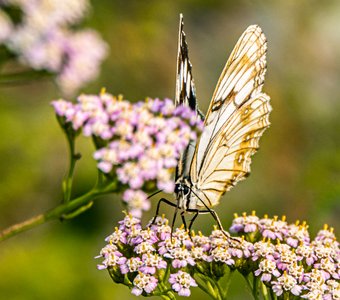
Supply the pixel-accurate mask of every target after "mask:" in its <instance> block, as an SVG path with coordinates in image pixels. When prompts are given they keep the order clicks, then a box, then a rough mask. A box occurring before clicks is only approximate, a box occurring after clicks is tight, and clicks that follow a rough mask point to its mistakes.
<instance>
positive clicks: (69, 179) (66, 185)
mask: <svg viewBox="0 0 340 300" xmlns="http://www.w3.org/2000/svg"><path fill="white" fill-rule="evenodd" d="M65 133H66V137H67V143H68V148H69V164H70V166H69V170H68V172H67V175H66V177H65V179H64V180H63V191H64V199H63V200H64V202H65V203H66V202H69V201H70V200H71V193H72V184H73V174H74V170H75V166H76V162H77V161H78V160H79V159H80V155H79V154H78V155H77V154H76V153H75V134H74V133H73V131H72V132H71V133H68V132H65Z"/></svg>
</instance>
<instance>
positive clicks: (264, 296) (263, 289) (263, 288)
mask: <svg viewBox="0 0 340 300" xmlns="http://www.w3.org/2000/svg"><path fill="white" fill-rule="evenodd" d="M261 289H262V294H263V298H264V299H265V300H269V294H268V290H267V287H266V286H265V285H264V284H263V283H262V282H261Z"/></svg>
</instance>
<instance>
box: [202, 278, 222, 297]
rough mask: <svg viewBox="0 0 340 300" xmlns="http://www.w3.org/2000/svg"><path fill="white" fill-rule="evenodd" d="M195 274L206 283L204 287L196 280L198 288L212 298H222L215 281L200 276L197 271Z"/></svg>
mask: <svg viewBox="0 0 340 300" xmlns="http://www.w3.org/2000/svg"><path fill="white" fill-rule="evenodd" d="M197 276H198V277H199V278H200V279H201V280H202V281H203V282H204V283H205V284H206V287H205V286H204V285H202V284H201V283H200V282H199V281H196V283H197V285H198V286H199V288H200V289H202V290H203V291H204V292H205V293H207V294H208V295H209V296H210V297H211V298H212V299H214V300H223V293H222V294H221V291H220V290H219V287H218V285H217V284H216V282H215V281H214V280H213V279H211V278H210V277H208V276H202V275H200V274H199V273H198V274H197Z"/></svg>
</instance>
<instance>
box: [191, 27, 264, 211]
mask: <svg viewBox="0 0 340 300" xmlns="http://www.w3.org/2000/svg"><path fill="white" fill-rule="evenodd" d="M266 49H267V45H266V39H265V36H264V34H263V33H262V30H261V29H260V27H259V26H257V25H253V26H250V27H248V28H247V29H246V31H245V32H244V33H243V34H242V36H241V37H240V39H239V40H238V42H237V43H236V46H235V48H234V50H233V51H232V53H231V56H230V57H229V59H228V61H227V63H226V65H225V67H224V69H223V71H222V74H221V76H220V78H219V80H218V83H217V86H216V89H215V92H214V94H213V97H212V100H211V103H210V106H209V109H208V113H207V115H206V117H205V122H204V125H205V127H204V130H203V132H202V135H201V137H200V139H199V141H198V142H197V146H196V148H195V152H194V156H193V159H192V163H191V166H190V177H191V182H192V184H193V192H194V195H193V200H192V203H191V207H195V206H197V207H204V206H208V207H212V206H214V205H216V204H218V202H219V199H220V197H221V196H222V195H223V194H224V193H225V192H226V191H227V190H229V189H230V188H231V187H233V186H234V185H235V184H236V183H237V182H238V181H240V180H242V179H244V178H245V177H246V176H247V175H248V174H249V172H250V163H251V156H252V155H253V154H254V153H255V152H256V150H257V149H258V148H259V138H260V137H261V136H262V134H263V132H264V131H265V129H266V128H267V127H268V126H269V118H268V117H269V113H270V111H271V106H270V104H269V99H270V98H269V97H268V96H267V95H266V94H264V93H262V92H261V90H262V86H263V82H264V74H265V72H266ZM195 194H196V195H195ZM197 196H198V197H199V199H201V201H198V200H197ZM194 198H196V199H195V200H194ZM202 201H203V202H204V204H203V203H202Z"/></svg>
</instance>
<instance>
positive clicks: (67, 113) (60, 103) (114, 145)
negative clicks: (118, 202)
mask: <svg viewBox="0 0 340 300" xmlns="http://www.w3.org/2000/svg"><path fill="white" fill-rule="evenodd" d="M77 100H78V101H77V103H75V104H74V103H71V102H68V101H65V100H62V99H61V100H57V101H54V102H53V103H52V104H53V106H54V108H55V111H56V113H57V115H58V116H59V117H62V118H64V122H66V123H67V124H71V125H72V127H73V130H75V131H79V130H82V132H83V134H84V135H85V136H91V137H94V139H95V140H96V141H97V145H101V146H99V147H97V151H95V153H94V158H95V159H96V160H97V161H98V165H97V166H98V169H100V170H101V171H102V172H103V173H105V174H107V175H108V176H110V177H111V178H112V180H118V182H119V183H120V185H121V190H122V191H124V194H123V200H124V201H125V202H126V203H127V205H128V210H129V211H130V213H131V214H133V215H134V216H137V217H140V216H141V213H142V211H143V210H148V209H149V207H150V202H149V200H148V199H147V194H146V192H151V191H155V190H156V189H159V190H163V191H165V192H169V193H170V192H173V190H174V181H173V173H174V170H175V168H176V166H177V160H178V158H179V156H180V154H181V153H182V152H183V151H184V149H185V148H186V146H187V145H188V143H189V141H190V140H195V139H196V137H197V134H198V133H199V131H200V130H201V129H202V127H203V123H202V121H201V120H200V118H198V117H197V116H196V114H195V112H193V111H191V109H190V108H188V107H184V106H180V107H175V106H174V104H173V102H172V101H171V100H170V99H165V100H164V101H161V100H159V99H147V100H146V101H145V102H138V103H135V104H131V103H130V102H128V101H126V100H123V99H122V97H118V98H117V97H114V96H112V95H110V94H108V93H105V92H102V93H101V94H99V95H81V96H79V97H78V99H77Z"/></svg>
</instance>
